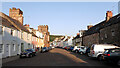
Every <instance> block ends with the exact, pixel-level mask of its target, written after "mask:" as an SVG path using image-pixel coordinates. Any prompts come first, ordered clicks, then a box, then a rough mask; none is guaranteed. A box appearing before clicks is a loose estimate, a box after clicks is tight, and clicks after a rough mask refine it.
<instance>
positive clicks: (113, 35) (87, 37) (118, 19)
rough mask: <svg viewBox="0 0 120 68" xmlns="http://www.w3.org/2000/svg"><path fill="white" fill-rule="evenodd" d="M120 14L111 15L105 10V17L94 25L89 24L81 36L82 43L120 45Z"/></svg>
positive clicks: (86, 44)
mask: <svg viewBox="0 0 120 68" xmlns="http://www.w3.org/2000/svg"><path fill="white" fill-rule="evenodd" d="M119 35H120V14H117V15H115V16H113V13H112V11H107V13H106V19H105V20H104V21H102V22H100V23H98V24H96V25H95V26H90V27H89V28H88V30H87V31H86V32H85V33H84V36H83V45H85V46H88V47H89V46H91V45H92V44H115V45H117V46H120V42H119V41H120V38H119V37H120V36H119Z"/></svg>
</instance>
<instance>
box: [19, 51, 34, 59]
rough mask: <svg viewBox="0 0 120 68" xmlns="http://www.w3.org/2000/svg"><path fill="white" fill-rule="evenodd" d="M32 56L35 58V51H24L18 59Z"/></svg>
mask: <svg viewBox="0 0 120 68" xmlns="http://www.w3.org/2000/svg"><path fill="white" fill-rule="evenodd" d="M33 56H36V51H35V49H25V50H24V51H23V52H22V53H21V54H20V58H23V57H29V58H31V57H33Z"/></svg>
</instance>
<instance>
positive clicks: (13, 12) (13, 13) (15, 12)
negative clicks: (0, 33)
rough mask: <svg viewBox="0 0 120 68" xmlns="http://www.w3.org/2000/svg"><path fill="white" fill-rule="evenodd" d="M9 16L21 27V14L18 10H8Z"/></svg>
mask: <svg viewBox="0 0 120 68" xmlns="http://www.w3.org/2000/svg"><path fill="white" fill-rule="evenodd" d="M9 16H10V17H11V18H13V19H15V20H17V21H19V22H20V23H21V24H22V25H23V12H22V11H21V10H20V9H19V8H18V9H16V8H14V7H13V8H12V9H11V8H10V9H9Z"/></svg>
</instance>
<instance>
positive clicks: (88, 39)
mask: <svg viewBox="0 0 120 68" xmlns="http://www.w3.org/2000/svg"><path fill="white" fill-rule="evenodd" d="M92 44H99V33H95V34H91V35H87V36H84V37H83V45H85V46H88V47H89V46H91V45H92Z"/></svg>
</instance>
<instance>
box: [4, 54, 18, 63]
mask: <svg viewBox="0 0 120 68" xmlns="http://www.w3.org/2000/svg"><path fill="white" fill-rule="evenodd" d="M17 59H19V56H18V55H16V56H11V57H8V58H3V59H2V64H4V63H7V62H10V61H14V60H17Z"/></svg>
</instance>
